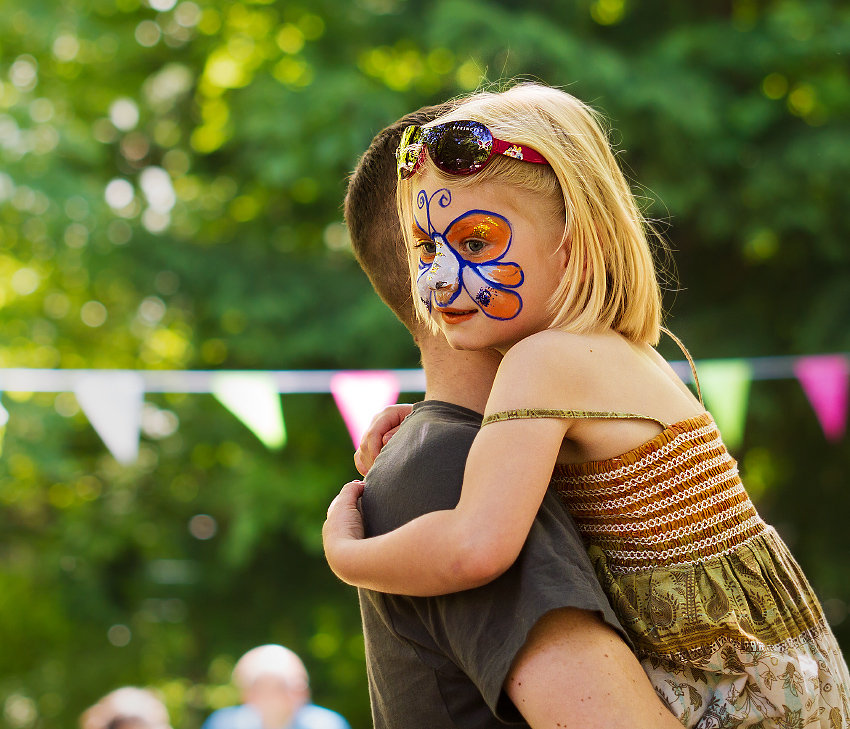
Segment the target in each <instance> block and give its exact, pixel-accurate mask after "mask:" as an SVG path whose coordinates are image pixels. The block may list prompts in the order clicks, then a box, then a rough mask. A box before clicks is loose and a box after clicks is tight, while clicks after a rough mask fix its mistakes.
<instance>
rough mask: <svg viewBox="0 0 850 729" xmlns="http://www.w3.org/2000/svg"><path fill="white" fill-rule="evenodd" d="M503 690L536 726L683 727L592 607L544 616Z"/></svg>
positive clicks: (601, 728) (542, 728) (535, 728)
mask: <svg viewBox="0 0 850 729" xmlns="http://www.w3.org/2000/svg"><path fill="white" fill-rule="evenodd" d="M504 689H505V692H506V693H507V694H508V696H510V697H511V700H512V701H513V702H514V704H515V705H516V707H517V709H519V711H520V713H522V715H523V717H524V718H525V720H526V721H527V722H528V724H529V725H530V726H531V727H533V729H682V725H681V724H680V723H679V722H678V720H677V719H676V717H675V716H673V714H672V713H671V712H670V711H669V710H668V709H667V708H666V707H665V706H664V704H662V702H661V699H660V698H659V697H658V695H657V694H656V693H655V691H654V689H653V688H652V685H651V684H650V683H649V679H648V678H647V676H646V674H645V673H644V671H643V669H642V668H641V665H640V663H638V660H637V658H636V657H635V656H634V654H633V653H632V652H631V651H630V650H629V648H628V646H627V645H626V644H625V643H624V642H623V640H622V639H621V638H620V636H619V635H618V634H617V633H616V631H615V630H614V629H613V628H611V627H610V626H609V625H607V624H606V623H605V622H604V621H603V620H602V619H601V618H600V617H598V616H597V615H596V614H595V613H592V612H588V611H586V610H578V609H576V608H562V609H559V610H553V611H551V612H549V613H546V615H544V616H543V617H542V618H541V619H540V620H539V621H538V623H537V624H536V625H535V626H534V627H533V628H532V629H531V632H530V633H529V636H528V640H527V641H526V643H525V645H524V646H523V647H522V649H521V650H520V652H519V653H518V654H517V657H516V659H515V660H514V663H513V665H512V666H511V670H510V673H508V677H507V678H506V679H505V685H504Z"/></svg>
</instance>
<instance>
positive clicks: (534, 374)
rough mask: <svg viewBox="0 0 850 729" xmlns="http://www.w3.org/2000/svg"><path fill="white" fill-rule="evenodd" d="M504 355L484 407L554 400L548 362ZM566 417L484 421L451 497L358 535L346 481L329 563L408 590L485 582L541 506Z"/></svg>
mask: <svg viewBox="0 0 850 729" xmlns="http://www.w3.org/2000/svg"><path fill="white" fill-rule="evenodd" d="M512 353H513V350H512V352H511V353H509V356H507V357H506V358H505V360H504V361H503V364H502V368H501V369H500V371H499V375H498V376H497V378H496V383H495V384H494V387H493V394H492V395H491V399H490V402H489V403H488V406H487V409H488V411H491V412H495V411H497V410H503V409H512V408H519V407H553V405H552V401H551V399H552V392H551V382H550V381H549V379H550V376H551V373H550V372H548V371H547V369H546V367H545V363H543V362H541V361H539V358H537V361H535V362H529V361H526V358H525V357H523V356H521V352H518V353H517V355H516V356H513V357H512V356H510V355H511V354H512ZM567 425H568V423H567V421H564V420H554V419H551V420H515V421H507V422H499V423H493V424H491V425H488V426H487V427H485V428H483V429H482V430H481V432H480V433H479V434H478V436H477V437H476V438H475V442H474V444H473V446H472V449H471V451H470V454H469V458H468V460H467V465H466V471H465V475H464V483H463V490H462V493H461V498H460V501H459V502H458V505H457V506H456V507H455V508H454V509H451V510H446V511H437V512H432V513H429V514H425V515H423V516H420V517H418V518H417V519H414V520H413V521H411V522H409V523H407V524H405V525H404V526H402V527H400V528H399V529H396V530H394V531H392V532H389V533H388V534H384V535H381V536H378V537H374V538H371V539H362V538H360V535H361V534H362V527H360V526H359V515H358V514H357V513H356V501H357V498H358V497H359V495H360V492H361V491H360V489H361V488H362V487H361V486H359V485H356V484H349V485H347V486H346V487H345V488H344V489H343V491H342V492H341V493H340V496H339V497H337V499H336V500H335V501H334V503H333V504H332V505H331V508H330V510H329V512H328V521H327V522H326V523H325V527H324V529H323V538H324V541H325V554H326V556H327V559H328V563H329V564H330V566H331V569H333V571H334V572H335V573H336V574H337V576H338V577H339V578H340V579H342V580H343V581H345V582H348V583H349V584H353V585H357V586H358V587H366V588H368V589H373V590H378V591H381V592H390V593H396V594H406V595H420V596H428V595H441V594H445V593H449V592H456V591H459V590H465V589H470V588H472V587H478V586H479V585H483V584H486V583H487V582H489V581H491V580H493V579H495V578H496V577H498V576H499V575H500V574H502V573H503V572H504V571H505V570H507V569H508V567H510V566H511V564H513V562H514V561H515V560H516V558H517V555H518V554H519V552H520V550H521V549H522V545H523V544H524V543H525V539H526V537H527V536H528V531H529V529H530V528H531V524H532V522H533V521H534V517H535V515H536V514H537V510H538V509H539V507H540V503H541V501H542V499H543V494H544V493H545V491H546V487H547V486H548V483H549V480H550V478H551V475H552V468H553V466H554V464H555V461H556V459H557V456H558V451H559V449H560V446H561V442H562V441H563V438H564V434H565V432H566V430H567Z"/></svg>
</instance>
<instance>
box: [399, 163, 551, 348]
mask: <svg viewBox="0 0 850 729" xmlns="http://www.w3.org/2000/svg"><path fill="white" fill-rule="evenodd" d="M413 216H414V225H413V237H414V240H415V245H416V250H415V254H414V255H415V257H416V259H417V261H418V272H417V276H416V290H417V293H418V294H419V296H420V298H421V299H422V301H423V302H424V303H425V306H426V307H427V308H428V309H429V311H430V312H431V316H432V317H433V318H434V320H435V321H436V322H437V324H438V325H439V327H440V329H441V330H442V331H443V333H444V334H445V336H446V339H447V340H448V342H449V344H450V345H451V346H452V347H454V348H455V349H471V350H478V349H485V348H496V349H499V350H500V351H502V352H504V351H507V350H508V349H509V348H510V347H511V346H512V345H514V344H515V343H516V342H518V341H519V340H520V339H523V338H525V337H527V336H529V335H531V334H534V333H535V332H538V331H542V330H543V329H546V328H547V327H548V326H549V324H550V323H551V321H552V318H553V317H552V314H551V313H550V312H549V311H548V308H547V303H548V301H549V299H550V297H551V296H552V294H553V293H554V292H555V289H556V287H557V286H558V284H559V283H560V282H561V280H562V278H563V276H564V272H565V267H566V262H567V250H566V245H565V244H562V238H563V233H564V221H563V220H559V219H556V218H555V216H554V215H553V213H552V210H551V204H548V201H546V200H544V199H543V198H542V196H541V195H535V194H534V193H531V192H527V191H524V190H519V189H517V188H516V187H512V186H507V185H502V184H499V183H498V182H495V181H487V182H482V183H481V184H476V185H472V186H469V185H466V186H458V185H457V184H456V183H453V182H443V181H440V180H438V179H436V178H435V177H434V176H433V175H432V174H431V173H430V172H427V171H424V172H423V173H421V174H419V175H417V179H416V182H415V183H414V185H413Z"/></svg>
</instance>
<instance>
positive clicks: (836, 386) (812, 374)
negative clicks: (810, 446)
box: [794, 354, 850, 442]
mask: <svg viewBox="0 0 850 729" xmlns="http://www.w3.org/2000/svg"><path fill="white" fill-rule="evenodd" d="M794 374H795V375H796V376H797V379H798V380H799V381H800V385H802V387H803V392H805V393H806V397H808V398H809V402H810V403H811V406H812V409H813V410H814V411H815V415H817V418H818V421H819V422H820V425H821V428H823V433H824V435H825V436H826V438H827V440H830V441H832V442H836V441H838V440H841V438H842V436H843V435H844V431H845V429H846V427H847V403H848V381H850V363H848V360H847V357H845V356H844V355H843V354H823V355H816V356H812V357H800V358H799V359H798V360H797V361H796V362H795V363H794Z"/></svg>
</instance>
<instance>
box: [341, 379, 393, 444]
mask: <svg viewBox="0 0 850 729" xmlns="http://www.w3.org/2000/svg"><path fill="white" fill-rule="evenodd" d="M330 387H331V394H333V396H334V400H336V406H337V407H338V408H339V411H340V413H342V419H343V420H344V421H345V425H346V427H347V428H348V432H349V434H350V435H351V440H352V441H354V447H355V448H357V447H359V445H360V439H361V438H362V437H363V434H364V433H365V432H366V430H367V429H368V427H369V423H371V422H372V418H373V417H375V415H377V414H378V413H379V412H381V410H383V409H384V408H385V407H388V406H389V405H394V404H395V403H396V401H397V400H398V395H399V392H400V387H399V381H398V377H397V376H396V374H395V373H394V372H389V371H380V370H370V371H362V372H338V373H337V374H335V375H334V376H333V377H331V382H330Z"/></svg>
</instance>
